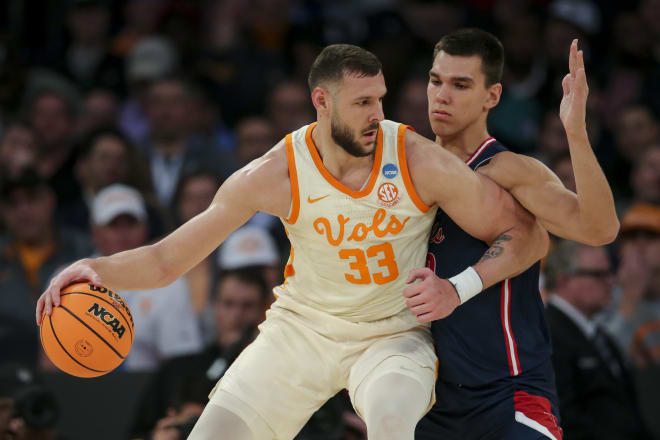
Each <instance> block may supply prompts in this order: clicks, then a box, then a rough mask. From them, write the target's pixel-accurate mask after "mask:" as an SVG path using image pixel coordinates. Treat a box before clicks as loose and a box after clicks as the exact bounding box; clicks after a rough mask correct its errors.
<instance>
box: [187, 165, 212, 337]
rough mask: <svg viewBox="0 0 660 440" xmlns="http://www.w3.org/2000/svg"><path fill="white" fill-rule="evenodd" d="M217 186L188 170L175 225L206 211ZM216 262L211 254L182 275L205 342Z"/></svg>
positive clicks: (209, 175)
mask: <svg viewBox="0 0 660 440" xmlns="http://www.w3.org/2000/svg"><path fill="white" fill-rule="evenodd" d="M221 183H222V182H221V180H220V178H219V177H218V176H217V175H216V174H214V173H213V172H211V171H208V170H205V169H197V170H192V171H191V172H189V173H186V174H185V175H184V176H181V179H180V180H179V186H178V188H177V190H176V197H175V200H176V212H177V217H176V224H177V226H180V225H182V224H183V223H185V222H187V221H188V220H190V219H191V218H193V217H195V216H196V215H197V214H199V213H201V212H202V211H204V210H205V209H206V208H208V207H209V205H210V204H211V202H212V201H213V197H215V193H216V192H217V191H218V188H219V187H220V184H221ZM216 259H217V252H216V251H213V252H211V254H209V255H208V256H207V257H206V258H205V259H204V260H202V261H201V262H200V263H199V264H198V265H197V266H195V267H193V268H192V269H190V270H189V271H188V272H187V273H186V275H185V280H186V283H187V284H188V289H189V291H190V301H191V302H192V306H193V310H194V311H195V313H196V315H197V319H198V320H199V322H200V325H201V331H202V339H203V341H204V342H205V343H206V342H209V341H210V340H211V339H212V335H213V334H214V333H215V331H214V329H213V314H212V313H211V310H210V308H209V307H208V306H209V303H210V298H211V296H212V290H213V287H214V285H215V284H216V283H217V281H218V268H217V265H216Z"/></svg>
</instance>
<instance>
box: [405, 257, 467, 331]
mask: <svg viewBox="0 0 660 440" xmlns="http://www.w3.org/2000/svg"><path fill="white" fill-rule="evenodd" d="M417 280H421V281H420V282H418V283H415V284H412V283H414V282H415V281H417ZM406 283H408V284H410V285H409V286H408V287H406V288H405V289H404V290H403V296H404V297H406V298H407V299H406V305H407V306H408V308H409V309H410V311H411V312H412V314H413V315H415V316H417V321H418V322H420V323H424V322H431V321H435V320H436V319H442V318H445V317H447V316H449V315H450V314H451V312H453V311H454V309H455V308H456V307H458V306H459V305H460V304H461V301H460V299H459V298H458V294H457V293H456V289H454V286H452V285H451V283H450V282H449V281H447V280H445V279H443V278H439V277H437V276H436V275H435V273H433V271H432V270H431V269H428V268H425V269H413V270H411V271H410V275H409V276H408V280H407V281H406Z"/></svg>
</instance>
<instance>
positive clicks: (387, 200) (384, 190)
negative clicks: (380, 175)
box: [378, 183, 401, 208]
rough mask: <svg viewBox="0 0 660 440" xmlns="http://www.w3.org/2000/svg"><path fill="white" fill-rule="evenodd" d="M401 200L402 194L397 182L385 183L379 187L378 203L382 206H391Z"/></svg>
mask: <svg viewBox="0 0 660 440" xmlns="http://www.w3.org/2000/svg"><path fill="white" fill-rule="evenodd" d="M399 200H401V195H400V194H399V188H397V187H396V185H395V184H393V183H383V184H382V185H381V186H379V187H378V203H379V204H380V205H381V206H387V207H388V208H389V207H392V206H394V205H396V204H397V203H399Z"/></svg>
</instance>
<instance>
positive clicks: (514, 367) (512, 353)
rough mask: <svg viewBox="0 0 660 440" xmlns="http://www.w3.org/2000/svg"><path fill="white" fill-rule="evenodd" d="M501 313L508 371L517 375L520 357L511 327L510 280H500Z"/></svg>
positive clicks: (512, 374)
mask: <svg viewBox="0 0 660 440" xmlns="http://www.w3.org/2000/svg"><path fill="white" fill-rule="evenodd" d="M500 311H501V315H502V329H503V330H504V345H505V346H506V357H507V359H508V361H509V372H510V373H511V376H517V375H519V374H520V373H521V371H520V359H519V358H518V344H516V338H515V337H514V335H513V330H512V329H511V280H510V279H508V278H507V279H506V280H504V281H502V301H501V305H500Z"/></svg>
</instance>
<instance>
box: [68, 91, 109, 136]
mask: <svg viewBox="0 0 660 440" xmlns="http://www.w3.org/2000/svg"><path fill="white" fill-rule="evenodd" d="M118 121H119V97H118V96H117V95H116V94H115V93H114V92H112V91H111V90H109V89H93V90H90V91H89V93H87V94H86V95H85V97H84V98H83V102H82V107H81V109H80V116H79V117H78V121H77V124H76V125H77V126H76V133H77V136H78V137H81V136H87V135H88V134H89V133H91V132H92V131H95V130H99V129H101V128H115V127H117V123H118Z"/></svg>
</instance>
